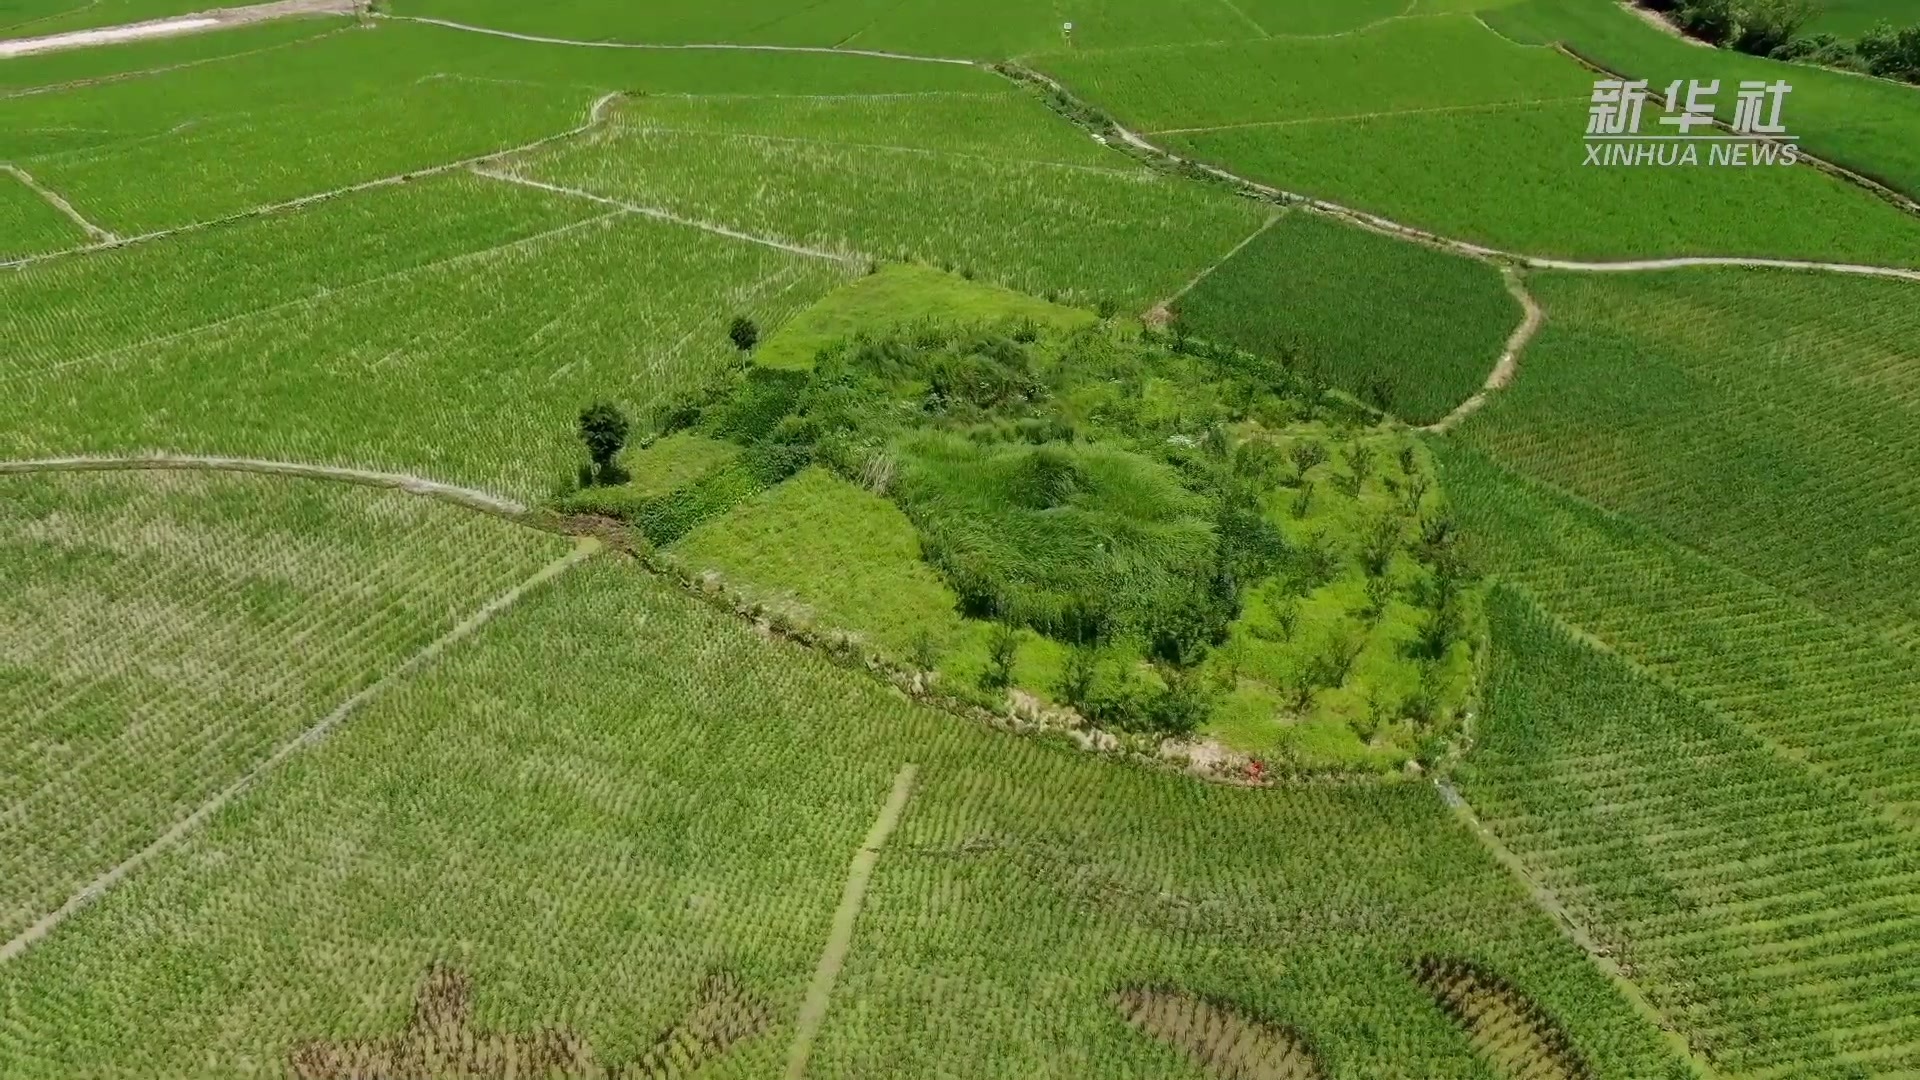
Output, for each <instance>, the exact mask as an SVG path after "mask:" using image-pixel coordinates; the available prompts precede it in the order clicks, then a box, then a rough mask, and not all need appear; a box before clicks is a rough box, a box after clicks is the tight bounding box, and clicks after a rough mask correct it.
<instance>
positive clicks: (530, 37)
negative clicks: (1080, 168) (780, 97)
mask: <svg viewBox="0 0 1920 1080" xmlns="http://www.w3.org/2000/svg"><path fill="white" fill-rule="evenodd" d="M373 17H374V18H376V19H390V20H392V21H394V22H411V23H423V24H425V25H427V26H439V27H444V28H446V29H448V30H460V31H464V32H466V33H469V34H489V35H491V36H493V37H502V38H509V39H511V40H513V41H529V42H532V43H534V44H536V45H569V46H572V47H574V48H580V49H687V50H694V51H700V50H713V51H718V52H784V53H824V54H826V55H828V56H870V57H876V58H878V59H882V60H910V61H914V62H916V63H921V64H959V65H964V66H966V67H975V66H977V65H976V64H975V63H974V62H973V61H972V60H962V59H960V58H958V57H953V56H921V55H917V54H915V53H901V52H886V51H884V50H881V49H839V48H834V47H832V46H829V45H745V44H740V43H738V42H722V41H706V42H683V43H680V44H673V45H669V44H663V43H659V42H637V41H581V40H579V39H577V38H560V37H546V36H543V35H540V34H520V33H515V32H514V31H511V30H495V29H493V28H492V27H490V26H474V25H472V24H470V23H462V22H454V21H452V20H451V19H433V18H428V17H427V16H424V15H390V14H388V13H386V12H384V11H376V12H374V13H373Z"/></svg>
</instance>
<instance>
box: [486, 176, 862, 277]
mask: <svg viewBox="0 0 1920 1080" xmlns="http://www.w3.org/2000/svg"><path fill="white" fill-rule="evenodd" d="M468 171H470V172H472V173H473V174H474V175H475V176H484V177H486V178H487V179H489V180H498V181H500V182H502V183H506V184H519V185H521V186H523V187H530V188H534V189H536V190H539V191H545V192H548V193H551V194H554V195H567V196H571V197H573V198H576V199H586V200H588V201H589V202H594V203H598V204H600V205H602V206H610V207H614V208H615V209H619V210H625V211H627V212H628V213H632V214H639V215H640V216H641V217H648V218H653V219H654V220H656V221H669V222H672V223H673V224H675V225H685V226H687V227H688V228H692V229H699V230H701V231H702V232H710V233H713V234H714V235H716V236H725V237H728V238H730V239H734V240H744V241H746V242H747V243H749V244H759V245H761V246H762V247H770V248H775V249H778V250H780V251H785V252H789V253H791V254H794V255H805V256H807V257H809V258H814V259H828V260H831V261H833V262H838V263H846V264H848V265H859V264H860V263H861V261H862V260H863V259H864V258H865V256H859V255H847V254H841V253H837V252H832V251H824V250H822V249H820V248H810V247H802V246H801V245H799V244H789V243H787V242H786V241H784V240H775V239H773V238H772V237H768V236H756V235H754V234H753V233H746V232H741V231H739V230H738V229H729V228H727V227H726V226H725V225H715V224H714V223H712V222H710V221H700V220H698V219H695V218H689V217H681V216H680V215H679V214H675V213H672V212H670V211H667V210H662V209H660V208H658V207H654V206H641V205H639V204H638V203H630V202H623V201H621V200H619V199H610V198H608V197H607V196H605V195H596V194H594V193H593V192H591V191H582V190H581V189H579V188H572V187H564V186H562V185H560V184H549V183H547V182H545V181H544V180H534V179H531V178H529V177H525V176H521V175H519V174H518V173H506V172H498V171H496V170H493V169H483V168H481V167H479V166H477V165H476V166H472V167H471V168H470V169H469V170H468Z"/></svg>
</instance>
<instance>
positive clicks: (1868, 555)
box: [1461, 270, 1920, 650]
mask: <svg viewBox="0 0 1920 1080" xmlns="http://www.w3.org/2000/svg"><path fill="white" fill-rule="evenodd" d="M1533 287H1534V288H1535V293H1536V295H1537V296H1538V297H1539V298H1540V301H1541V303H1543V304H1544V305H1545V306H1546V308H1547V309H1548V311H1549V313H1550V315H1549V318H1548V321H1547V326H1546V329H1545V330H1544V331H1543V332H1542V333H1541V335H1540V336H1539V338H1538V339H1536V340H1535V341H1534V343H1533V344H1532V345H1531V346H1529V348H1528V351H1527V355H1526V357H1525V358H1524V360H1523V374H1522V375H1521V377H1520V378H1519V380H1517V381H1516V382H1515V384H1514V385H1513V386H1512V387H1510V388H1508V389H1507V390H1506V391H1505V392H1503V393H1502V394H1500V395H1499V396H1498V397H1496V398H1495V399H1494V401H1493V404H1492V405H1491V406H1490V407H1489V408H1488V409H1487V410H1486V411H1484V412H1482V413H1481V414H1480V415H1479V416H1477V417H1476V418H1475V419H1474V420H1473V421H1472V422H1471V423H1469V424H1467V425H1466V426H1465V427H1464V428H1463V429H1462V430H1461V437H1462V438H1463V439H1464V440H1465V441H1467V442H1469V443H1471V444H1473V445H1475V446H1477V447H1479V448H1481V449H1482V450H1484V451H1485V452H1486V453H1488V454H1489V455H1490V456H1492V457H1494V458H1496V459H1498V460H1499V461H1501V462H1503V463H1505V464H1506V465H1508V466H1509V467H1511V468H1513V469H1515V470H1517V471H1519V472H1523V473H1525V474H1527V475H1530V476H1534V477H1537V478H1540V479H1542V480H1547V481H1549V482H1551V483H1554V484H1556V485H1559V486H1561V487H1563V488H1565V489H1567V490H1569V491H1572V492H1575V493H1577V494H1579V495H1580V496H1582V497H1584V498H1586V499H1589V500H1592V501H1593V502H1595V503H1597V504H1599V505H1601V506H1604V507H1606V508H1608V509H1610V510H1613V511H1617V512H1619V513H1622V514H1626V515H1628V516H1629V517H1632V518H1634V519H1635V520H1637V521H1640V522H1643V523H1645V524H1646V525H1648V526H1650V527H1651V528H1653V529H1654V530H1656V531H1658V532H1660V533H1662V534H1664V535H1666V536H1668V537H1671V538H1673V539H1675V540H1678V541H1679V542H1681V543H1683V544H1686V545H1687V546H1689V547H1691V548H1694V549H1695V550H1698V551H1701V552H1704V553H1706V554H1708V555H1709V556H1711V557H1713V558H1715V559H1717V560H1719V561H1721V562H1722V563H1724V564H1726V565H1727V566H1729V567H1732V568H1734V569H1737V570H1738V571H1740V572H1742V573H1745V574H1748V575H1751V576H1752V577H1754V578H1757V579H1759V580H1761V581H1764V582H1766V583H1767V584H1768V585H1770V586H1772V587H1773V588H1775V589H1779V590H1781V591H1782V592H1785V593H1789V594H1791V595H1793V596H1795V597H1796V598H1798V599H1799V600H1801V601H1802V602H1804V603H1806V604H1809V605H1812V606H1813V607H1815V608H1817V609H1819V610H1820V611H1821V612H1822V613H1824V614H1825V615H1827V616H1829V617H1831V618H1833V619H1835V620H1838V621H1839V622H1841V623H1847V624H1851V625H1853V626H1856V627H1858V628H1860V629H1862V630H1865V631H1867V632H1868V633H1870V634H1874V635H1877V636H1880V637H1882V638H1884V639H1885V640H1887V641H1888V642H1889V643H1892V644H1894V645H1898V646H1901V647H1903V648H1906V649H1908V650H1915V649H1920V587H1915V586H1920V535H1917V533H1916V526H1917V525H1920V346H1916V344H1915V342H1916V340H1917V337H1916V335H1917V333H1920V303H1916V301H1917V300H1920V288H1916V287H1915V286H1913V285H1911V284H1908V283H1904V282H1894V281H1873V280H1856V279H1843V278H1834V277H1823V276H1817V275H1811V274H1794V273H1781V272H1772V271H1739V270H1736V271H1724V270H1722V271H1704V272H1693V271H1689V272H1682V273H1673V274H1661V275H1658V276H1652V277H1632V276H1627V277H1620V278H1609V279H1601V278H1598V277H1577V276H1573V275H1554V274H1548V275H1541V276H1538V277H1536V278H1535V279H1534V283H1533ZM1621 373H1631V377H1630V378H1621V377H1619V376H1620V374H1621ZM1901 583H1904V584H1905V585H1906V586H1908V587H1901ZM1890 585H1891V586H1893V587H1889V586H1890Z"/></svg>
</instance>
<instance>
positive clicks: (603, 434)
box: [580, 401, 628, 483]
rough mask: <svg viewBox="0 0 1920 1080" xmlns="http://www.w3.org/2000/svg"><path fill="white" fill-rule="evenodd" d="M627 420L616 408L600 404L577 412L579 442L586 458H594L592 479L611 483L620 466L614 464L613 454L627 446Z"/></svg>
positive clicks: (602, 402)
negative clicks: (583, 445) (584, 447)
mask: <svg viewBox="0 0 1920 1080" xmlns="http://www.w3.org/2000/svg"><path fill="white" fill-rule="evenodd" d="M627 431H628V424H627V417H626V414H625V413H622V412H621V411H620V409H619V407H618V406H616V405H613V404H611V403H609V402H605V401H601V402H596V403H595V404H593V405H589V406H587V408H586V409H585V410H584V411H582V412H581V413H580V441H581V442H583V443H585V444H586V445H587V456H588V457H589V458H591V459H593V478H594V479H596V480H598V481H600V482H602V483H609V482H612V481H613V480H614V478H615V476H616V475H617V473H618V470H619V466H617V465H615V464H614V463H613V458H614V455H616V454H618V453H619V452H620V448H621V447H623V446H625V445H627Z"/></svg>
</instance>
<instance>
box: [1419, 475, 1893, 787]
mask: <svg viewBox="0 0 1920 1080" xmlns="http://www.w3.org/2000/svg"><path fill="white" fill-rule="evenodd" d="M1443 459H1444V461H1445V465H1446V467H1445V469H1444V470H1443V475H1444V476H1445V478H1446V482H1447V490H1448V493H1449V495H1450V497H1452V498H1453V501H1454V504H1455V507H1456V509H1457V510H1458V511H1459V514H1460V517H1461V519H1462V520H1461V524H1462V526H1463V527H1465V528H1467V529H1469V530H1472V531H1477V532H1479V533H1481V534H1483V535H1484V536H1485V537H1487V542H1488V544H1489V545H1490V546H1489V550H1488V555H1487V559H1488V561H1489V563H1490V564H1491V565H1490V566H1489V569H1491V570H1494V571H1495V572H1497V573H1499V574H1500V575H1502V576H1504V577H1506V578H1508V579H1509V580H1511V581H1514V582H1516V583H1518V584H1520V585H1523V586H1524V587H1525V588H1526V589H1527V590H1528V591H1529V592H1530V593H1532V594H1533V595H1534V596H1535V597H1536V598H1537V599H1538V600H1539V602H1540V603H1541V604H1542V605H1543V606H1544V607H1546V608H1547V609H1548V610H1549V611H1551V612H1553V613H1554V614H1555V615H1557V616H1559V617H1560V618H1562V619H1564V620H1566V621H1567V622H1569V623H1571V624H1573V625H1575V626H1578V627H1580V628H1581V629H1582V630H1584V631H1586V632H1588V633H1591V634H1593V635H1594V636H1595V637H1597V638H1599V639H1600V640H1601V641H1603V642H1605V643H1606V644H1607V645H1608V646H1609V647H1611V648H1613V649H1615V650H1617V651H1618V652H1619V653H1620V654H1621V655H1622V656H1624V657H1626V658H1628V659H1629V660H1631V661H1633V662H1635V663H1637V664H1639V665H1641V666H1643V667H1645V668H1646V669H1647V670H1648V671H1649V672H1650V673H1651V674H1652V675H1654V676H1655V677H1657V678H1659V679H1662V680H1664V681H1665V682H1667V683H1668V684H1670V685H1673V686H1676V687H1678V688H1680V689H1681V690H1682V691H1684V692H1685V693H1687V694H1688V695H1689V696H1690V697H1691V698H1693V699H1694V700H1697V701H1699V702H1700V703H1701V704H1703V705H1705V706H1706V707H1708V708H1710V709H1712V710H1713V711H1714V712H1715V713H1717V714H1718V715H1720V716H1722V717H1724V718H1726V719H1727V720H1729V721H1732V722H1733V723H1736V724H1738V725H1739V726H1740V727H1741V728H1743V729H1745V730H1746V731H1748V732H1750V733H1752V734H1753V735H1755V736H1756V737H1758V738H1761V739H1763V740H1765V741H1766V742H1767V743H1769V744H1771V745H1773V746H1776V747H1778V748H1779V749H1780V751H1781V753H1782V754H1783V755H1785V756H1787V757H1789V758H1791V759H1793V760H1795V761H1797V762H1799V763H1800V764H1801V765H1802V766H1804V767H1807V768H1809V769H1811V770H1813V771H1816V772H1818V773H1820V774H1822V775H1823V776H1824V777H1825V778H1826V779H1827V780H1828V781H1829V782H1831V783H1833V784H1834V785H1835V786H1836V787H1841V788H1844V789H1847V790H1848V791H1850V792H1851V793H1852V794H1853V795H1854V796H1856V797H1858V798H1860V799H1861V800H1863V801H1865V802H1867V803H1868V804H1870V805H1873V806H1874V807H1875V808H1876V809H1877V810H1879V811H1880V812H1882V813H1884V814H1886V815H1888V816H1889V817H1891V818H1894V819H1896V820H1899V821H1901V822H1904V823H1908V824H1911V823H1914V822H1916V821H1920V783H1916V781H1915V779H1914V778H1915V777H1916V776H1920V750H1916V749H1915V743H1914V740H1913V737H1912V735H1913V731H1914V725H1915V722H1916V717H1920V674H1917V673H1916V671H1915V669H1914V664H1913V658H1912V655H1911V654H1910V653H1908V652H1907V651H1905V650H1904V649H1901V648H1898V647H1896V646H1892V645H1889V644H1887V643H1885V642H1884V641H1881V640H1878V639H1876V638H1874V637H1871V636H1869V635H1867V634H1865V633H1862V632H1861V631H1859V630H1857V629H1855V628H1853V627H1850V626H1847V625H1846V624H1844V623H1841V622H1837V621H1835V620H1833V619H1831V618H1828V617H1826V616H1824V615H1822V614H1820V613H1819V612H1818V611H1816V610H1814V609H1812V608H1810V607H1808V606H1807V605H1805V604H1803V603H1801V602H1799V601H1797V600H1795V599H1793V598H1792V597H1789V596H1786V595H1784V594H1782V593H1780V592H1777V591H1775V590H1773V589H1770V588H1768V587H1767V586H1766V585H1764V584H1763V583H1761V582H1759V581H1756V580H1754V579H1753V578H1750V577H1746V576H1744V575H1741V574H1738V573H1735V572H1733V571H1730V570H1728V569H1726V568H1725V567H1723V566H1721V565H1719V564H1717V563H1715V562H1712V561H1710V560H1708V559H1706V558H1703V557H1701V556H1700V555H1698V554H1697V553H1693V552H1689V551H1687V550H1685V549H1683V548H1680V547H1679V546H1677V545H1675V544H1674V543H1672V542H1671V541H1669V540H1665V539H1663V538H1661V537H1659V536H1658V535H1656V534H1653V533H1651V532H1649V531H1647V530H1646V529H1644V528H1642V527H1640V526H1638V525H1636V524H1634V523H1633V522H1631V521H1629V520H1627V519H1625V518H1621V517H1618V516H1615V515H1610V514H1607V513H1606V512H1604V511H1601V510H1597V509H1595V508H1593V507H1591V506H1588V505H1584V504H1581V503H1579V502H1577V501H1576V500H1573V499H1571V498H1568V497H1567V496H1565V495H1562V494H1558V493H1555V492H1552V491H1550V490H1545V489H1542V488H1540V487H1538V486H1537V485H1535V484H1533V483H1531V482H1528V481H1524V480H1521V479H1519V478H1518V477H1516V476H1514V475H1512V474H1509V473H1507V472H1505V470H1502V469H1501V468H1499V467H1498V466H1497V465H1493V464H1491V463H1489V462H1487V461H1486V460H1485V459H1484V458H1481V457H1479V456H1478V455H1477V454H1475V453H1474V452H1473V451H1469V450H1464V449H1462V450H1449V451H1447V452H1446V453H1445V454H1443Z"/></svg>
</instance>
